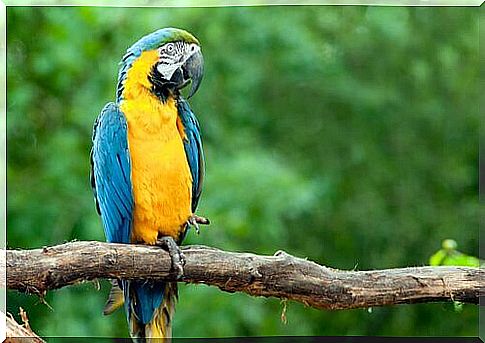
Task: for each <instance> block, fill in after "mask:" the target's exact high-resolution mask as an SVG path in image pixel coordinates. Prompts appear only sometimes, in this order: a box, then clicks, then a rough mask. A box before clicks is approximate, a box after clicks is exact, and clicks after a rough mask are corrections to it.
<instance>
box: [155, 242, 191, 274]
mask: <svg viewBox="0 0 485 343" xmlns="http://www.w3.org/2000/svg"><path fill="white" fill-rule="evenodd" d="M157 245H158V246H160V247H162V248H163V249H165V250H167V251H168V254H169V255H170V259H171V260H172V270H175V271H176V272H177V279H180V278H181V277H182V276H183V274H184V265H185V262H186V260H185V256H184V254H183V253H182V250H180V247H179V246H178V245H177V243H176V242H175V240H174V239H173V238H172V237H170V236H164V237H162V238H159V239H157Z"/></svg>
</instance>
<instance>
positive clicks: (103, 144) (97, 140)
mask: <svg viewBox="0 0 485 343" xmlns="http://www.w3.org/2000/svg"><path fill="white" fill-rule="evenodd" d="M91 185H92V187H93V192H94V198H95V202H96V208H97V210H98V213H99V214H100V215H101V220H102V222H103V227H104V233H105V235H106V240H107V241H108V242H113V243H129V242H130V233H131V222H132V218H133V191H132V185H131V166H130V154H129V150H128V137H127V124H126V118H125V116H124V115H123V113H122V112H121V110H120V109H119V108H118V106H117V105H116V104H114V103H112V102H111V103H108V104H106V106H105V107H104V108H103V110H102V111H101V114H100V115H99V116H98V118H97V119H96V122H95V123H94V129H93V148H92V150H91Z"/></svg>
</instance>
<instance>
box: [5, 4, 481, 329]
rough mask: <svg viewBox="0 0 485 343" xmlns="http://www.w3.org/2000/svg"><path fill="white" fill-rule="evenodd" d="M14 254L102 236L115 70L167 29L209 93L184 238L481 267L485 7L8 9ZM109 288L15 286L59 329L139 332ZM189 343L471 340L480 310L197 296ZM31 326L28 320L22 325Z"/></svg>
mask: <svg viewBox="0 0 485 343" xmlns="http://www.w3.org/2000/svg"><path fill="white" fill-rule="evenodd" d="M7 20H8V21H7V23H8V36H7V40H8V55H7V58H8V60H7V62H8V65H7V67H8V79H7V82H8V84H7V86H8V93H7V96H8V107H7V113H8V118H7V134H8V170H7V173H8V174H7V175H8V218H7V220H8V221H7V224H8V233H7V235H8V246H9V247H10V248H33V247H41V246H44V245H51V244H59V243H62V242H65V241H70V240H73V239H77V240H104V236H103V230H102V228H101V223H100V220H99V218H98V217H97V215H96V214H95V210H94V203H93V199H92V194H91V189H90V187H89V182H88V170H89V158H88V155H89V149H90V145H91V141H90V139H91V128H92V123H93V121H94V119H95V117H96V115H97V114H98V113H99V111H100V109H101V108H102V106H103V105H104V104H105V103H106V102H108V101H111V100H113V99H114V91H115V82H116V77H117V68H118V66H117V63H118V61H119V60H120V58H121V56H122V55H123V53H124V51H125V50H126V49H127V48H128V47H129V46H130V45H131V44H132V43H133V42H135V41H136V40H137V39H138V38H140V37H141V36H143V35H144V34H147V33H149V32H151V31H154V30H155V29H158V28H160V27H165V26H175V27H181V28H185V29H187V30H189V31H191V32H193V33H194V34H195V35H196V36H197V37H198V38H199V39H200V41H201V42H202V46H203V52H204V55H205V59H206V74H205V79H204V81H203V84H202V87H201V89H200V90H199V92H198V94H197V95H196V96H195V97H194V98H193V99H191V103H192V107H193V109H194V111H195V112H196V113H197V114H198V117H199V120H200V122H201V126H202V129H203V138H204V145H205V150H206V156H207V178H206V183H205V189H204V193H203V197H202V201H201V204H200V211H199V213H200V214H203V215H207V216H208V217H209V218H211V220H212V225H211V226H210V227H209V228H207V229H203V232H202V234H201V235H200V236H196V235H194V234H193V233H191V234H189V236H188V239H187V241H186V243H197V244H207V245H211V246H216V247H220V248H223V249H227V250H236V251H251V252H255V253H258V254H272V253H274V252H275V251H276V250H278V249H283V250H285V251H287V252H289V253H292V254H295V255H297V256H301V257H308V258H309V259H311V260H314V261H317V262H319V263H322V264H326V265H329V266H333V267H336V268H342V269H352V268H357V269H361V270H363V269H374V268H375V269H377V268H390V267H399V266H419V265H425V264H427V262H428V258H429V256H430V255H431V254H432V253H433V252H435V251H436V250H437V249H438V248H439V246H440V242H441V241H442V240H443V239H445V238H448V237H451V238H454V239H455V240H456V241H457V242H458V244H459V246H460V250H461V251H464V252H467V253H468V254H470V255H474V256H477V255H478V211H479V204H478V196H477V194H478V168H477V165H478V127H479V125H478V124H479V119H478V96H479V93H478V92H479V87H478V84H477V78H478V69H479V68H478V64H479V57H478V11H477V10H475V9H467V8H397V7H394V8H385V7H337V6H331V7H330V6H329V7H323V6H317V7H305V6H302V7H292V6H285V7H278V6H273V7H249V8H244V7H228V8H179V9H176V8H172V9H162V8H102V7H98V8H89V7H85V8H76V7H74V8H68V7H65V8H49V7H45V8H42V7H37V8H22V7H9V8H8V9H7ZM108 288H109V287H108V284H107V283H106V282H104V281H103V282H101V290H97V289H96V287H95V285H94V284H93V283H88V284H83V285H80V286H76V287H70V288H65V289H62V290H59V291H55V292H50V293H49V294H48V295H47V297H46V299H45V300H46V302H47V303H48V304H49V305H50V307H51V308H49V307H48V306H46V305H45V304H43V303H42V301H40V300H39V299H38V298H36V297H34V296H26V295H22V294H18V293H16V292H10V293H9V294H8V310H9V311H10V312H12V313H13V314H17V313H18V307H19V306H22V307H23V308H24V309H26V310H27V312H28V314H29V317H30V320H31V326H32V327H33V329H34V330H35V331H37V332H38V333H39V334H41V335H45V336H55V335H61V336H63V335H75V336H126V335H127V328H126V324H125V319H124V315H123V313H122V312H118V313H116V314H115V315H113V316H111V317H103V316H102V314H101V311H102V306H103V303H104V300H105V297H106V294H107V292H108ZM180 288H181V291H180V302H179V304H178V308H177V313H176V317H175V323H174V332H175V336H177V337H201V336H202V337H204V336H205V337H219V336H250V335H257V336H261V335H471V336H476V335H477V334H478V332H477V331H478V308H477V307H476V306H464V307H463V308H462V311H461V312H459V313H458V312H455V311H454V310H453V306H452V305H451V304H448V305H444V304H423V305H411V306H395V307H387V308H374V309H373V311H367V310H365V309H361V310H349V311H319V310H315V309H311V308H305V307H304V306H303V305H300V304H296V303H289V304H288V312H287V318H288V323H287V324H284V323H283V322H282V321H281V319H280V314H281V311H282V309H283V305H282V304H281V303H280V301H279V300H277V299H264V298H252V297H249V296H246V295H244V294H227V293H223V292H221V291H219V290H218V289H216V288H211V287H207V286H202V285H200V286H194V285H181V286H180ZM17 318H18V317H17Z"/></svg>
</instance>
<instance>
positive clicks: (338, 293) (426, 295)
mask: <svg viewBox="0 0 485 343" xmlns="http://www.w3.org/2000/svg"><path fill="white" fill-rule="evenodd" d="M183 252H184V254H185V256H186V259H187V263H186V265H185V268H184V276H183V277H182V278H181V279H179V280H177V281H182V282H188V283H204V284H208V285H212V286H217V287H219V288H220V289H221V290H223V291H226V292H245V293H247V294H250V295H253V296H264V297H278V298H282V299H290V300H295V301H299V302H301V303H304V304H305V305H307V306H311V307H315V308H320V309H348V308H359V307H364V308H365V307H374V306H385V305H394V304H404V303H407V304H410V303H419V302H435V301H451V300H455V301H461V302H464V303H473V304H478V300H479V296H481V295H483V294H484V290H485V271H484V270H483V269H480V268H470V267H411V268H395V269H385V270H370V271H341V270H336V269H332V268H328V267H324V266H320V265H318V264H316V263H314V262H311V261H308V260H305V259H301V258H296V257H293V256H291V255H288V254H287V253H285V252H283V251H279V252H277V253H275V255H274V256H259V255H255V254H250V253H236V252H226V251H222V250H218V249H214V248H209V247H203V246H185V247H183ZM6 258H7V263H6V266H7V287H8V288H9V289H16V290H18V291H22V292H28V293H34V294H38V295H41V296H43V295H44V294H45V292H46V291H48V290H52V289H57V288H61V287H64V286H67V285H73V284H76V283H79V282H82V281H86V280H94V279H98V278H106V279H116V278H121V279H129V280H146V279H153V280H155V279H157V280H165V281H176V277H175V275H174V273H173V272H171V271H170V266H171V263H170V257H169V255H168V253H166V252H165V251H163V250H162V249H161V248H159V247H153V246H142V245H132V244H109V243H101V242H71V243H66V244H62V245H58V246H53V247H45V248H43V249H34V250H8V251H7V252H6ZM3 265H4V264H3Z"/></svg>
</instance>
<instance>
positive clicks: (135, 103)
mask: <svg viewBox="0 0 485 343" xmlns="http://www.w3.org/2000/svg"><path fill="white" fill-rule="evenodd" d="M143 54H144V55H142V56H141V57H139V58H138V59H137V61H135V62H134V64H133V66H132V68H130V71H129V72H128V75H127V79H126V81H125V85H124V91H123V98H124V99H123V100H122V102H121V104H120V109H121V110H122V111H123V113H124V114H125V116H126V119H127V123H128V146H129V150H130V156H131V182H132V187H133V197H134V202H135V207H134V213H133V225H132V233H131V240H132V242H142V243H146V244H154V243H155V241H156V239H157V238H158V237H160V236H172V237H173V238H174V239H177V238H178V237H179V235H180V233H181V232H182V231H183V230H184V229H185V225H186V222H187V220H188V218H189V216H190V215H191V214H192V211H191V202H192V194H191V193H192V176H191V173H190V168H189V165H188V162H187V158H186V155H185V149H184V145H183V141H182V137H181V133H182V132H183V131H181V130H180V123H178V121H179V119H178V112H177V107H176V102H175V100H174V99H173V98H172V97H169V98H168V99H167V101H166V102H161V101H160V100H159V99H158V98H157V97H156V96H154V95H153V94H152V93H151V92H150V90H149V89H148V88H147V87H148V85H149V84H148V83H145V81H146V82H149V81H148V80H147V75H148V73H149V68H150V66H151V65H153V62H154V60H153V59H154V58H156V56H154V55H153V53H152V52H145V53H143Z"/></svg>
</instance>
